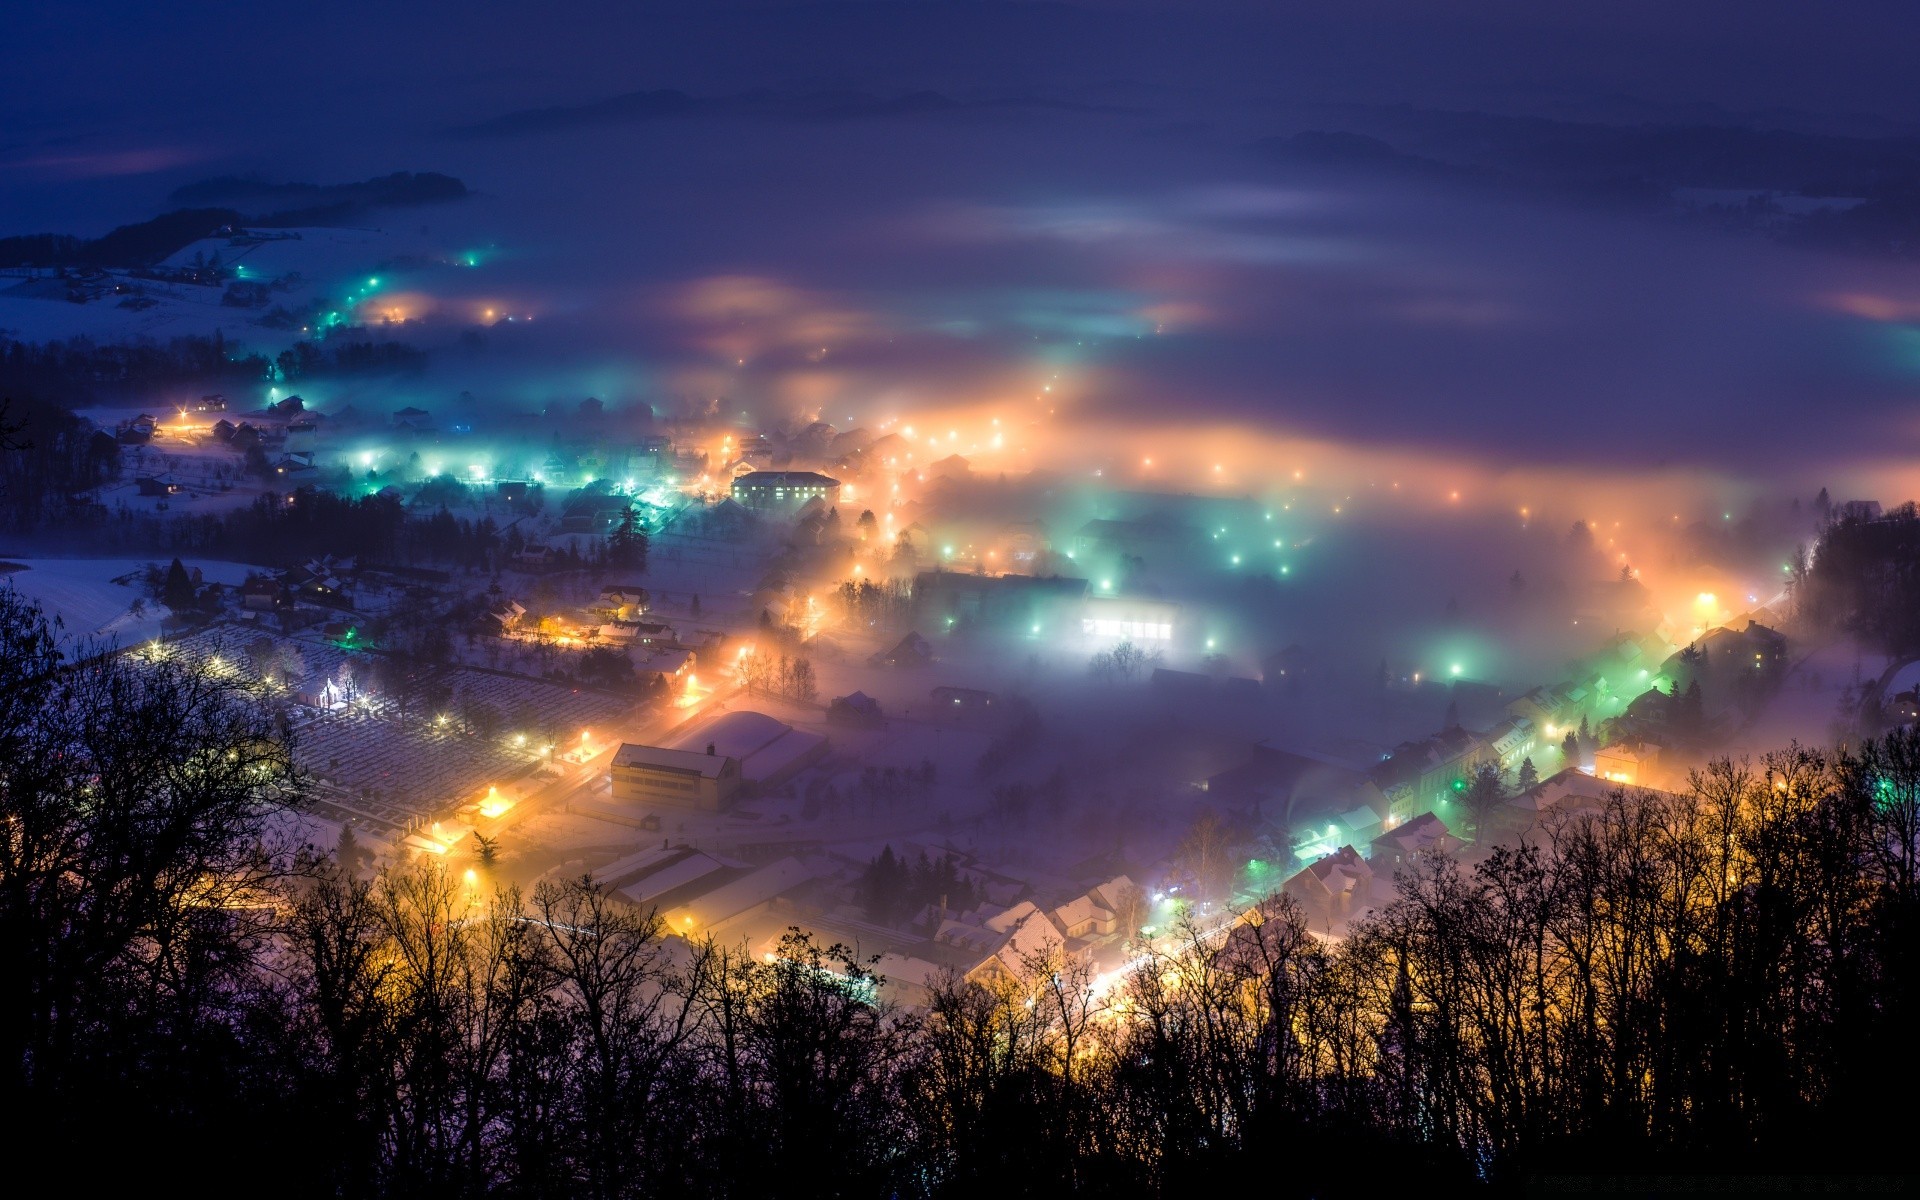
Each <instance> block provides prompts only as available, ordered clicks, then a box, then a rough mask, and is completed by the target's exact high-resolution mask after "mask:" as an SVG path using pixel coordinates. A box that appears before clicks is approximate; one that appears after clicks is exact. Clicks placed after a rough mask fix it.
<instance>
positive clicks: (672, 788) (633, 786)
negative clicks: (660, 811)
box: [611, 742, 740, 812]
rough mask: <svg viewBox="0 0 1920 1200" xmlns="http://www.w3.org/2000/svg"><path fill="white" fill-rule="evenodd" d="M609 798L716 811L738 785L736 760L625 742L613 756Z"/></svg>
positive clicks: (713, 754)
mask: <svg viewBox="0 0 1920 1200" xmlns="http://www.w3.org/2000/svg"><path fill="white" fill-rule="evenodd" d="M611 780H612V784H613V798H614V799H615V800H616V801H623V802H626V803H630V804H667V805H672V806H674V807H676V808H698V809H704V810H706V811H708V812H719V811H720V810H721V809H724V808H726V807H727V806H728V805H730V804H732V803H733V798H734V795H735V794H736V793H738V792H739V790H740V760H739V759H736V758H734V757H733V756H732V755H723V754H718V753H715V752H714V750H713V749H712V748H711V747H710V748H709V749H708V750H707V752H706V753H704V754H703V753H700V752H699V751H694V750H676V749H671V748H669V747H664V746H639V745H634V744H633V743H631V742H629V743H626V744H623V745H622V746H621V747H620V752H619V753H618V754H615V755H614V756H613V768H612V771H611Z"/></svg>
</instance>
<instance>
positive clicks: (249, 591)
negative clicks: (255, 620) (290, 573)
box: [240, 575, 293, 612]
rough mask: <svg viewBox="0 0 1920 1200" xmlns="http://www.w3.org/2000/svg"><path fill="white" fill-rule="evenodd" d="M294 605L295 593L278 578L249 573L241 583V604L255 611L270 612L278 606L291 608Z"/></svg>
mask: <svg viewBox="0 0 1920 1200" xmlns="http://www.w3.org/2000/svg"><path fill="white" fill-rule="evenodd" d="M292 605H293V595H292V593H290V592H289V591H288V590H287V588H286V585H285V584H283V583H281V582H280V581H279V580H278V579H274V578H271V577H269V576H266V575H249V576H247V581H246V582H245V583H243V584H241V585H240V606H241V607H242V608H248V609H252V610H253V611H254V612H268V611H271V610H273V609H276V608H289V607H291V606H292Z"/></svg>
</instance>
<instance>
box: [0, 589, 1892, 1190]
mask: <svg viewBox="0 0 1920 1200" xmlns="http://www.w3.org/2000/svg"><path fill="white" fill-rule="evenodd" d="M234 678H235V676H233V675H231V674H230V675H228V676H226V677H224V678H219V677H212V676H208V675H206V674H203V673H201V672H199V671H197V670H196V669H194V668H192V667H191V666H187V665H183V664H180V663H177V662H172V661H169V660H167V659H165V658H163V657H157V656H153V657H141V656H140V655H118V656H111V657H87V656H85V655H84V654H81V653H78V652H76V651H75V650H74V648H72V647H63V646H61V645H60V644H58V643H56V642H55V640H54V639H53V638H52V636H51V635H50V634H49V631H48V629H47V626H46V624H45V622H44V621H43V620H42V619H41V618H40V616H39V614H38V613H36V612H35V611H34V610H33V609H32V608H31V607H30V606H29V605H27V604H26V603H24V602H23V601H21V600H20V599H19V598H18V597H16V596H15V595H13V594H12V593H10V592H0V1005H3V1006H4V1010H3V1011H0V1046H3V1047H4V1056H3V1057H0V1071H3V1072H4V1076H3V1079H4V1088H5V1094H4V1096H0V1099H4V1101H5V1102H6V1107H7V1110H8V1112H9V1114H10V1116H9V1121H8V1124H7V1125H6V1136H7V1138H8V1140H9V1141H10V1143H12V1144H11V1145H10V1146H9V1149H10V1150H12V1151H13V1160H14V1162H15V1163H16V1165H17V1166H18V1167H20V1168H23V1169H26V1168H39V1170H38V1171H37V1174H42V1175H44V1174H45V1173H46V1172H47V1171H48V1170H58V1171H59V1172H60V1173H61V1174H62V1176H63V1177H64V1179H65V1180H66V1181H67V1182H68V1183H69V1185H70V1186H71V1187H72V1189H73V1190H75V1191H77V1192H79V1193H81V1194H88V1193H91V1192H95V1191H99V1190H102V1189H103V1187H104V1186H105V1185H108V1184H118V1185H125V1184H127V1183H131V1182H138V1183H139V1184H141V1185H143V1187H144V1188H145V1189H146V1190H153V1189H155V1188H168V1189H171V1190H188V1189H192V1190H196V1191H205V1190H210V1189H213V1188H224V1187H233V1186H236V1185H238V1186H251V1187H252V1188H255V1189H258V1188H260V1187H262V1186H271V1187H272V1189H273V1190H274V1191H275V1192H276V1193H288V1194H295V1195H317V1196H356V1197H357V1196H408V1197H415V1196H435V1197H439V1196H447V1197H481V1196H495V1195H497V1196H503V1197H504V1196H514V1197H523V1196H556V1197H557V1196H567V1197H576V1196H586V1197H641V1196H668V1195H671V1196H692V1197H748V1196H752V1197H760V1196H771V1197H816V1196H819V1197H824V1196H836V1197H838V1196H846V1197H856V1196H857V1197H890V1196H905V1197H970V1196H976V1195H980V1194H983V1193H992V1194H1014V1195H1062V1194H1073V1195H1090V1196H1091V1195H1099V1196H1115V1195H1118V1196H1184V1195H1192V1194H1200V1193H1201V1192H1202V1190H1203V1189H1209V1188H1213V1189H1218V1188H1224V1187H1227V1186H1230V1185H1234V1184H1241V1183H1242V1182H1243V1181H1244V1180H1247V1179H1249V1178H1258V1179H1260V1180H1261V1181H1262V1182H1261V1188H1262V1190H1263V1192H1267V1193H1273V1194H1278V1195H1282V1196H1309V1195H1328V1194H1359V1193H1361V1192H1383V1193H1384V1192H1391V1191H1393V1190H1395V1189H1398V1188H1416V1187H1417V1188H1422V1189H1424V1190H1425V1191H1426V1192H1430V1193H1435V1194H1449V1193H1451V1192H1454V1191H1458V1190H1460V1189H1461V1188H1463V1187H1467V1186H1471V1185H1473V1184H1475V1183H1476V1182H1479V1183H1483V1184H1490V1185H1494V1186H1502V1185H1506V1186H1513V1185H1518V1184H1521V1183H1523V1182H1524V1181H1525V1180H1526V1178H1527V1177H1529V1176H1530V1175H1533V1174H1536V1173H1540V1172H1552V1173H1555V1174H1562V1175H1567V1174H1579V1173H1582V1172H1597V1173H1602V1174H1606V1175H1620V1174H1628V1175H1632V1174H1636V1173H1652V1172H1659V1173H1678V1172H1685V1171H1689V1170H1714V1171H1718V1172H1722V1173H1728V1172H1731V1173H1733V1174H1735V1175H1746V1174H1752V1173H1762V1172H1786V1171H1796V1170H1807V1169H1817V1170H1825V1171H1834V1170H1839V1171H1840V1172H1841V1173H1845V1172H1847V1171H1888V1170H1894V1171H1898V1170H1901V1169H1903V1167H1904V1163H1903V1158H1902V1156H1903V1155H1905V1154H1906V1153H1907V1150H1906V1147H1905V1144H1904V1142H1903V1141H1902V1139H1900V1138H1899V1137H1897V1136H1889V1135H1888V1134H1887V1133H1886V1132H1885V1131H1887V1130H1888V1129H1889V1127H1890V1122H1889V1120H1888V1118H1890V1117H1892V1118H1896V1119H1897V1117H1898V1115H1899V1114H1900V1113H1901V1112H1902V1111H1904V1110H1903V1109H1900V1108H1898V1107H1897V1101H1893V1102H1890V1101H1889V1099H1888V1095H1889V1088H1888V1086H1887V1084H1888V1083H1889V1081H1892V1082H1894V1083H1896V1084H1897V1082H1898V1081H1901V1080H1904V1079H1906V1078H1909V1077H1910V1076H1911V1074H1912V1071H1913V1068H1914V1066H1915V1062H1914V1058H1915V1054H1914V1051H1913V1049H1912V1045H1913V1038H1912V1037H1911V1036H1910V1035H1911V1031H1912V1029H1913V1028H1914V1021H1915V1017H1916V1015H1920V1014H1916V1012H1915V1007H1916V1003H1920V1001H1916V996H1920V970H1917V969H1916V968H1917V967H1920V953H1917V951H1920V945H1917V939H1920V895H1917V892H1916V889H1917V888H1920V853H1916V845H1917V841H1916V839H1917V838H1920V735H1916V734H1914V733H1911V732H1904V731H1903V732H1900V733H1896V734H1893V735H1891V736H1889V737H1888V738H1886V739H1885V740H1883V741H1880V742H1872V743H1867V744H1865V745H1863V746H1861V747H1860V748H1859V749H1857V750H1855V751H1852V752H1848V753H1843V754H1838V755H1827V754H1823V753H1819V752H1815V751H1810V750H1804V749H1799V748H1794V749H1790V750H1787V751H1784V752H1781V753H1778V754H1774V755H1770V756H1768V757H1767V758H1765V759H1764V760H1762V761H1761V762H1760V763H1759V764H1757V765H1749V764H1744V763H1732V762H1721V763H1717V764H1715V765H1713V766H1712V767H1710V768H1709V769H1707V770H1705V771H1702V772H1700V773H1699V774H1698V775H1696V776H1695V778H1694V779H1693V781H1692V784H1691V786H1690V787H1689V788H1688V789H1687V790H1686V791H1684V792H1682V793H1680V794H1674V795H1669V794H1662V793H1650V792H1629V791H1624V790H1623V791H1619V792H1616V793H1614V794H1613V795H1612V796H1611V797H1609V798H1608V799H1607V800H1606V801H1605V803H1604V804H1603V805H1601V806H1600V808H1599V809H1598V810H1597V811H1591V810H1590V811H1583V812H1572V813H1569V814H1567V815H1563V816H1560V817H1558V818H1556V819H1554V820H1552V821H1550V822H1548V823H1547V824H1546V825H1545V826H1543V827H1541V828H1539V829H1537V830H1535V831H1534V832H1533V833H1532V834H1531V835H1530V836H1529V838H1528V840H1527V842H1526V843H1525V844H1522V845H1503V846H1499V847H1496V848H1494V849H1493V850H1491V851H1490V852H1489V853H1488V854H1486V855H1485V857H1484V858H1482V859H1481V860H1480V861H1479V862H1478V863H1477V865H1474V866H1472V867H1471V868H1469V867H1465V866H1461V865H1458V864H1455V863H1452V862H1448V861H1437V862H1431V863H1428V864H1426V865H1424V866H1422V867H1421V868H1419V869H1418V870H1416V871H1414V872H1413V873H1411V874H1409V875H1406V876H1404V877H1402V878H1401V879H1400V880H1399V881H1398V883H1397V892H1396V895H1395V898H1394V899H1393V900H1392V902H1391V903H1389V904H1387V905H1386V906H1385V907H1384V908H1382V909H1380V910H1378V911H1376V912H1374V913H1373V914H1371V915H1369V916H1366V917H1364V918H1361V919H1359V920H1357V921H1356V922H1355V923H1354V925H1353V926H1352V928H1351V930H1350V933H1349V935H1348V936H1347V937H1345V938H1344V939H1342V940H1339V941H1328V940H1325V939H1322V938H1320V937H1316V936H1314V935H1312V934H1311V933H1309V931H1308V928H1307V925H1306V922H1305V921H1304V920H1303V919H1302V915H1301V913H1300V912H1299V910H1298V909H1297V908H1296V907H1295V906H1294V904H1293V903H1292V902H1291V901H1290V900H1288V899H1286V898H1284V897H1279V896H1275V897H1270V898H1268V899H1266V900H1263V901H1260V902H1259V903H1257V904H1255V905H1254V906H1253V907H1252V908H1251V909H1248V910H1244V911H1240V910H1236V909H1233V908H1231V907H1228V908H1226V909H1225V912H1224V914H1220V915H1200V916H1196V917H1194V918H1192V919H1190V920H1188V921H1186V922H1185V923H1179V922H1176V923H1175V924H1174V925H1173V926H1171V927H1170V930H1168V929H1164V928H1163V930H1162V932H1163V933H1164V934H1165V936H1162V937H1159V938H1156V939H1155V940H1154V941H1153V943H1152V944H1151V945H1150V946H1147V947H1144V948H1142V949H1141V951H1140V953H1141V955H1142V957H1140V958H1138V959H1136V960H1134V961H1133V963H1132V964H1131V969H1130V970H1129V971H1127V972H1126V973H1124V974H1123V975H1121V976H1120V977H1117V978H1102V977H1100V976H1098V975H1097V974H1096V973H1095V971H1094V969H1093V968H1092V967H1091V966H1090V965H1089V964H1088V963H1087V962H1085V961H1084V960H1082V959H1081V958H1079V957H1078V956H1076V955H1074V954H1070V953H1068V952H1067V951H1066V949H1065V948H1064V947H1062V946H1060V945H1059V944H1057V943H1055V944H1051V945H1048V946H1045V947H1044V948H1043V949H1042V950H1039V951H1036V952H1034V953H1031V954H1026V955H1022V956H1017V957H1015V958H1013V959H1011V960H1009V959H996V960H994V962H993V964H992V965H991V966H988V967H982V968H980V969H979V970H977V971H976V972H974V974H973V976H972V978H970V979H963V978H959V977H947V978H945V979H935V980H933V981H931V983H929V984H927V985H925V986H924V987H923V988H922V989H920V990H918V991H916V992H914V993H911V994H910V997H911V999H912V1000H913V1001H915V1003H914V1004H913V1005H912V1006H911V1007H902V1006H900V1005H899V1004H897V1003H895V1002H894V1001H892V1000H890V999H889V995H890V994H891V988H890V985H889V984H888V983H887V981H885V980H884V979H882V978H880V977H879V976H878V975H877V974H875V963H874V962H873V961H872V960H870V959H863V958H861V957H860V956H859V955H857V954H856V953H854V952H852V951H849V950H846V949H845V948H843V947H839V946H823V945H821V944H819V943H818V942H816V941H814V940H813V939H812V938H810V937H808V936H806V935H804V934H801V933H798V932H795V933H793V934H791V935H790V936H789V937H787V939H786V940H785V941H784V942H783V943H782V944H781V945H779V947H778V948H777V949H774V950H772V951H771V952H770V953H766V954H749V953H747V952H746V950H745V949H744V948H742V947H737V946H735V945H733V944H731V943H729V942H728V941H727V939H725V938H711V937H708V936H706V934H705V931H702V930H700V929H698V928H695V927H693V926H692V925H690V924H683V925H682V926H681V927H680V928H678V929H675V930H671V931H669V930H667V929H666V928H664V927H663V925H662V922H661V920H660V918H659V917H657V916H656V915H654V914H652V913H650V912H644V911H641V910H638V909H636V908H634V907H633V906H631V905H629V904H627V903H626V902H624V901H623V900H621V899H620V898H619V897H617V896H615V895H613V894H611V893H610V892H609V891H608V889H607V888H605V887H604V886H602V885H601V884H600V883H599V882H597V881H596V880H594V879H592V878H591V877H580V878H574V879H568V880H562V881H559V882H550V883H545V884H542V885H541V886H540V887H539V888H538V889H537V890H536V891H535V892H534V893H533V894H532V895H530V896H528V895H522V894H520V893H518V892H516V891H514V890H511V889H491V888H483V887H480V886H476V885H475V884H474V883H471V882H469V880H468V878H467V877H466V876H465V875H464V873H462V872H459V871H449V870H447V869H446V868H445V867H444V865H443V864H440V863H433V862H429V863H425V864H421V865H404V866H393V867H388V868H386V869H384V870H382V871H379V872H376V873H371V874H369V873H367V872H365V871H355V870H352V869H347V868H343V867H342V866H340V865H337V864H336V863H335V862H334V861H333V860H332V858H331V857H329V856H325V855H322V854H319V853H317V852H315V851H312V850H307V849H300V848H292V847H281V846H278V845H276V844H275V842H274V840H273V830H274V829H275V828H276V827H278V825H279V822H278V821H277V820H276V819H275V817H274V814H275V813H276V812H277V811H279V809H280V808H281V807H282V806H288V805H291V806H297V805H298V804H299V802H300V798H301V797H300V788H299V780H298V778H297V776H296V773H295V772H294V771H293V769H292V767H291V759H290V755H289V753H288V748H287V746H286V744H285V743H284V742H283V741H282V740H281V739H280V738H279V736H278V735H277V734H276V733H275V732H274V728H273V724H272V722H271V720H270V719H269V718H268V717H267V716H266V715H265V714H266V711H267V710H266V708H265V707H264V706H262V705H260V704H258V703H256V701H255V698H254V697H253V696H251V695H249V694H248V693H247V692H246V691H245V690H244V685H241V684H238V683H236V682H233V680H234ZM1890 1105H1894V1106H1890ZM109 1140H110V1141H111V1142H112V1144H113V1145H112V1152H111V1153H109V1152H107V1151H106V1150H105V1149H104V1148H103V1144H104V1143H105V1142H106V1141H109Z"/></svg>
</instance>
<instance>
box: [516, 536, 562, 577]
mask: <svg viewBox="0 0 1920 1200" xmlns="http://www.w3.org/2000/svg"><path fill="white" fill-rule="evenodd" d="M513 565H514V566H515V567H517V568H518V569H520V570H522V571H544V570H546V569H547V568H548V567H550V566H552V565H553V548H552V547H550V546H545V545H542V544H541V543H539V542H528V543H527V544H526V545H524V546H522V547H520V549H519V550H518V551H516V552H515V553H514V556H513Z"/></svg>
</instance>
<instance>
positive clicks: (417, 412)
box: [393, 406, 433, 433]
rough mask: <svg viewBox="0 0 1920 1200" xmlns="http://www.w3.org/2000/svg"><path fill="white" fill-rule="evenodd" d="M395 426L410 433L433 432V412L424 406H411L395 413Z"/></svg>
mask: <svg viewBox="0 0 1920 1200" xmlns="http://www.w3.org/2000/svg"><path fill="white" fill-rule="evenodd" d="M393 427H394V428H395V429H400V430H405V431H406V432H408V433H432V432H433V414H432V413H430V412H428V411H427V410H426V409H424V408H413V407H411V406H409V407H407V408H403V409H401V410H400V411H399V412H396V413H394V414H393Z"/></svg>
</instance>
